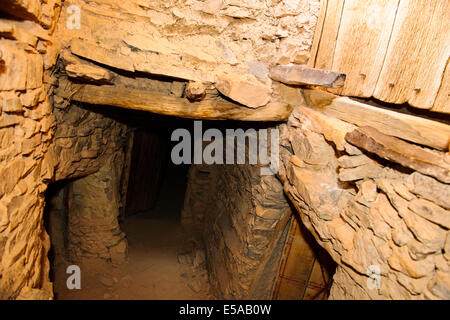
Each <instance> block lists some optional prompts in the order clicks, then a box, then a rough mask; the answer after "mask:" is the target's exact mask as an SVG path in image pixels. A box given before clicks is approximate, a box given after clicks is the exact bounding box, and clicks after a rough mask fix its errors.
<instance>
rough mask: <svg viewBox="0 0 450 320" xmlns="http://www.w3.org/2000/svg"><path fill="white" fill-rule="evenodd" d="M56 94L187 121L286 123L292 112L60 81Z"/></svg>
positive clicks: (276, 106) (284, 107) (277, 105)
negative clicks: (192, 100)
mask: <svg viewBox="0 0 450 320" xmlns="http://www.w3.org/2000/svg"><path fill="white" fill-rule="evenodd" d="M56 94H57V95H58V96H60V97H63V98H66V99H70V100H74V101H79V102H84V103H90V104H95V105H107V106H114V107H120V108H125V109H134V110H141V111H148V112H152V113H156V114H163V115H169V116H177V117H182V118H189V119H204V120H242V121H286V120H287V119H288V118H289V116H290V114H291V112H292V106H291V105H289V104H287V103H281V102H272V103H269V104H267V105H265V106H263V107H260V108H256V109H251V108H247V107H245V106H242V105H239V104H236V103H232V102H228V101H220V100H212V99H205V100H202V101H198V102H190V101H189V100H188V99H185V98H178V97H173V96H167V95H162V94H158V93H153V92H149V91H144V90H137V89H129V88H123V87H118V86H108V85H101V86H97V85H89V84H76V83H72V82H70V81H60V86H59V87H58V89H57V90H56Z"/></svg>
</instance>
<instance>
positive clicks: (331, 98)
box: [303, 89, 450, 151]
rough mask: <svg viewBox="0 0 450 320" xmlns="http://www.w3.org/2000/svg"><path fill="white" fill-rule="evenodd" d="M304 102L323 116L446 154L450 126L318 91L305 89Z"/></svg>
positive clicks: (449, 138)
mask: <svg viewBox="0 0 450 320" xmlns="http://www.w3.org/2000/svg"><path fill="white" fill-rule="evenodd" d="M303 94H304V96H305V100H306V103H307V104H308V105H309V106H310V107H312V108H314V109H318V110H320V111H321V112H322V113H324V114H326V115H329V116H333V117H336V118H338V119H341V120H344V121H347V122H350V123H353V124H356V125H358V126H371V127H374V128H375V129H377V130H379V131H381V132H383V133H385V134H388V135H392V136H394V137H398V138H401V139H404V140H408V141H412V142H415V143H418V144H421V145H424V146H429V147H432V148H436V149H439V150H445V151H447V150H448V148H449V144H450V125H447V124H444V123H440V122H437V121H433V120H429V119H425V118H421V117H416V116H413V115H408V114H403V113H399V112H395V111H391V110H387V109H382V108H377V107H373V106H370V105H367V104H365V103H361V102H358V101H355V100H352V99H350V98H348V97H340V96H336V95H334V94H331V93H328V92H323V91H319V90H311V89H304V90H303Z"/></svg>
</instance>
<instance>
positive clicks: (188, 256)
mask: <svg viewBox="0 0 450 320" xmlns="http://www.w3.org/2000/svg"><path fill="white" fill-rule="evenodd" d="M170 169H171V170H168V173H167V176H166V179H165V182H164V184H163V186H162V189H161V195H160V197H159V199H158V202H157V204H156V206H155V208H153V209H151V210H149V211H147V212H141V213H138V214H136V215H132V216H130V217H128V218H126V219H125V220H124V222H123V223H122V224H121V229H122V231H123V232H125V234H126V235H127V239H128V263H127V264H124V265H122V266H116V267H114V266H112V265H111V264H109V263H106V262H102V261H96V262H93V263H89V265H80V268H81V289H80V290H69V289H67V285H66V280H67V277H68V276H69V275H68V274H67V273H66V268H67V266H69V265H71V263H70V262H67V261H65V260H64V259H63V258H62V257H61V256H59V257H56V258H55V261H54V268H53V274H54V285H55V287H54V292H55V298H56V299H61V300H65V299H143V300H146V299H183V300H184V299H186V300H191V299H214V297H213V295H212V294H211V293H210V287H209V282H208V276H207V271H206V269H205V254H204V248H203V244H202V241H201V236H200V235H199V234H195V233H194V232H193V231H189V232H187V231H185V230H184V229H183V227H182V225H181V224H180V222H179V221H180V212H181V210H182V207H183V201H184V191H185V175H186V173H187V171H186V170H184V171H183V168H170ZM180 177H181V178H180Z"/></svg>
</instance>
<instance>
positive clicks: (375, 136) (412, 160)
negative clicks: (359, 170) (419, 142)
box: [345, 127, 450, 183]
mask: <svg viewBox="0 0 450 320" xmlns="http://www.w3.org/2000/svg"><path fill="white" fill-rule="evenodd" d="M345 140H347V141H348V142H350V143H351V144H353V145H355V146H357V147H360V148H362V149H365V150H367V151H369V152H371V153H374V154H376V155H378V156H380V157H382V158H384V159H387V160H390V161H393V162H397V163H399V164H401V165H402V166H404V167H408V168H411V169H413V170H416V171H418V172H420V173H423V174H426V175H429V176H433V177H435V178H437V179H438V180H440V181H442V182H444V183H450V162H447V161H448V160H447V161H446V160H445V157H446V155H445V154H444V153H443V152H438V151H435V150H430V149H425V148H422V147H419V146H416V145H414V144H411V143H408V142H405V141H403V140H400V139H398V138H395V137H392V136H388V135H385V134H383V133H381V132H379V131H378V130H376V129H374V128H372V127H362V128H358V129H356V130H354V131H352V132H349V133H347V134H346V136H345Z"/></svg>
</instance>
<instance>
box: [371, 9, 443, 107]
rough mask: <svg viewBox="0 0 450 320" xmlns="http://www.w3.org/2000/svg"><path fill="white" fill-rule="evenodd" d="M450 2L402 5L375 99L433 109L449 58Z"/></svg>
mask: <svg viewBox="0 0 450 320" xmlns="http://www.w3.org/2000/svg"><path fill="white" fill-rule="evenodd" d="M448 30H450V1H433V0H410V1H400V5H399V8H398V12H397V17H396V20H395V25H394V29H393V31H392V35H391V41H390V44H389V47H388V50H387V54H386V59H385V61H384V65H383V68H382V70H381V74H380V78H379V80H378V84H377V86H376V89H375V92H374V97H375V98H377V99H380V100H382V101H385V102H391V103H405V102H408V103H409V104H410V105H412V106H414V107H416V108H423V109H430V108H431V107H432V106H433V104H434V101H435V99H436V96H437V92H438V90H439V88H440V86H441V80H442V76H443V73H444V70H445V66H446V64H447V60H448V57H449V56H450V33H449V31H448Z"/></svg>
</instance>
